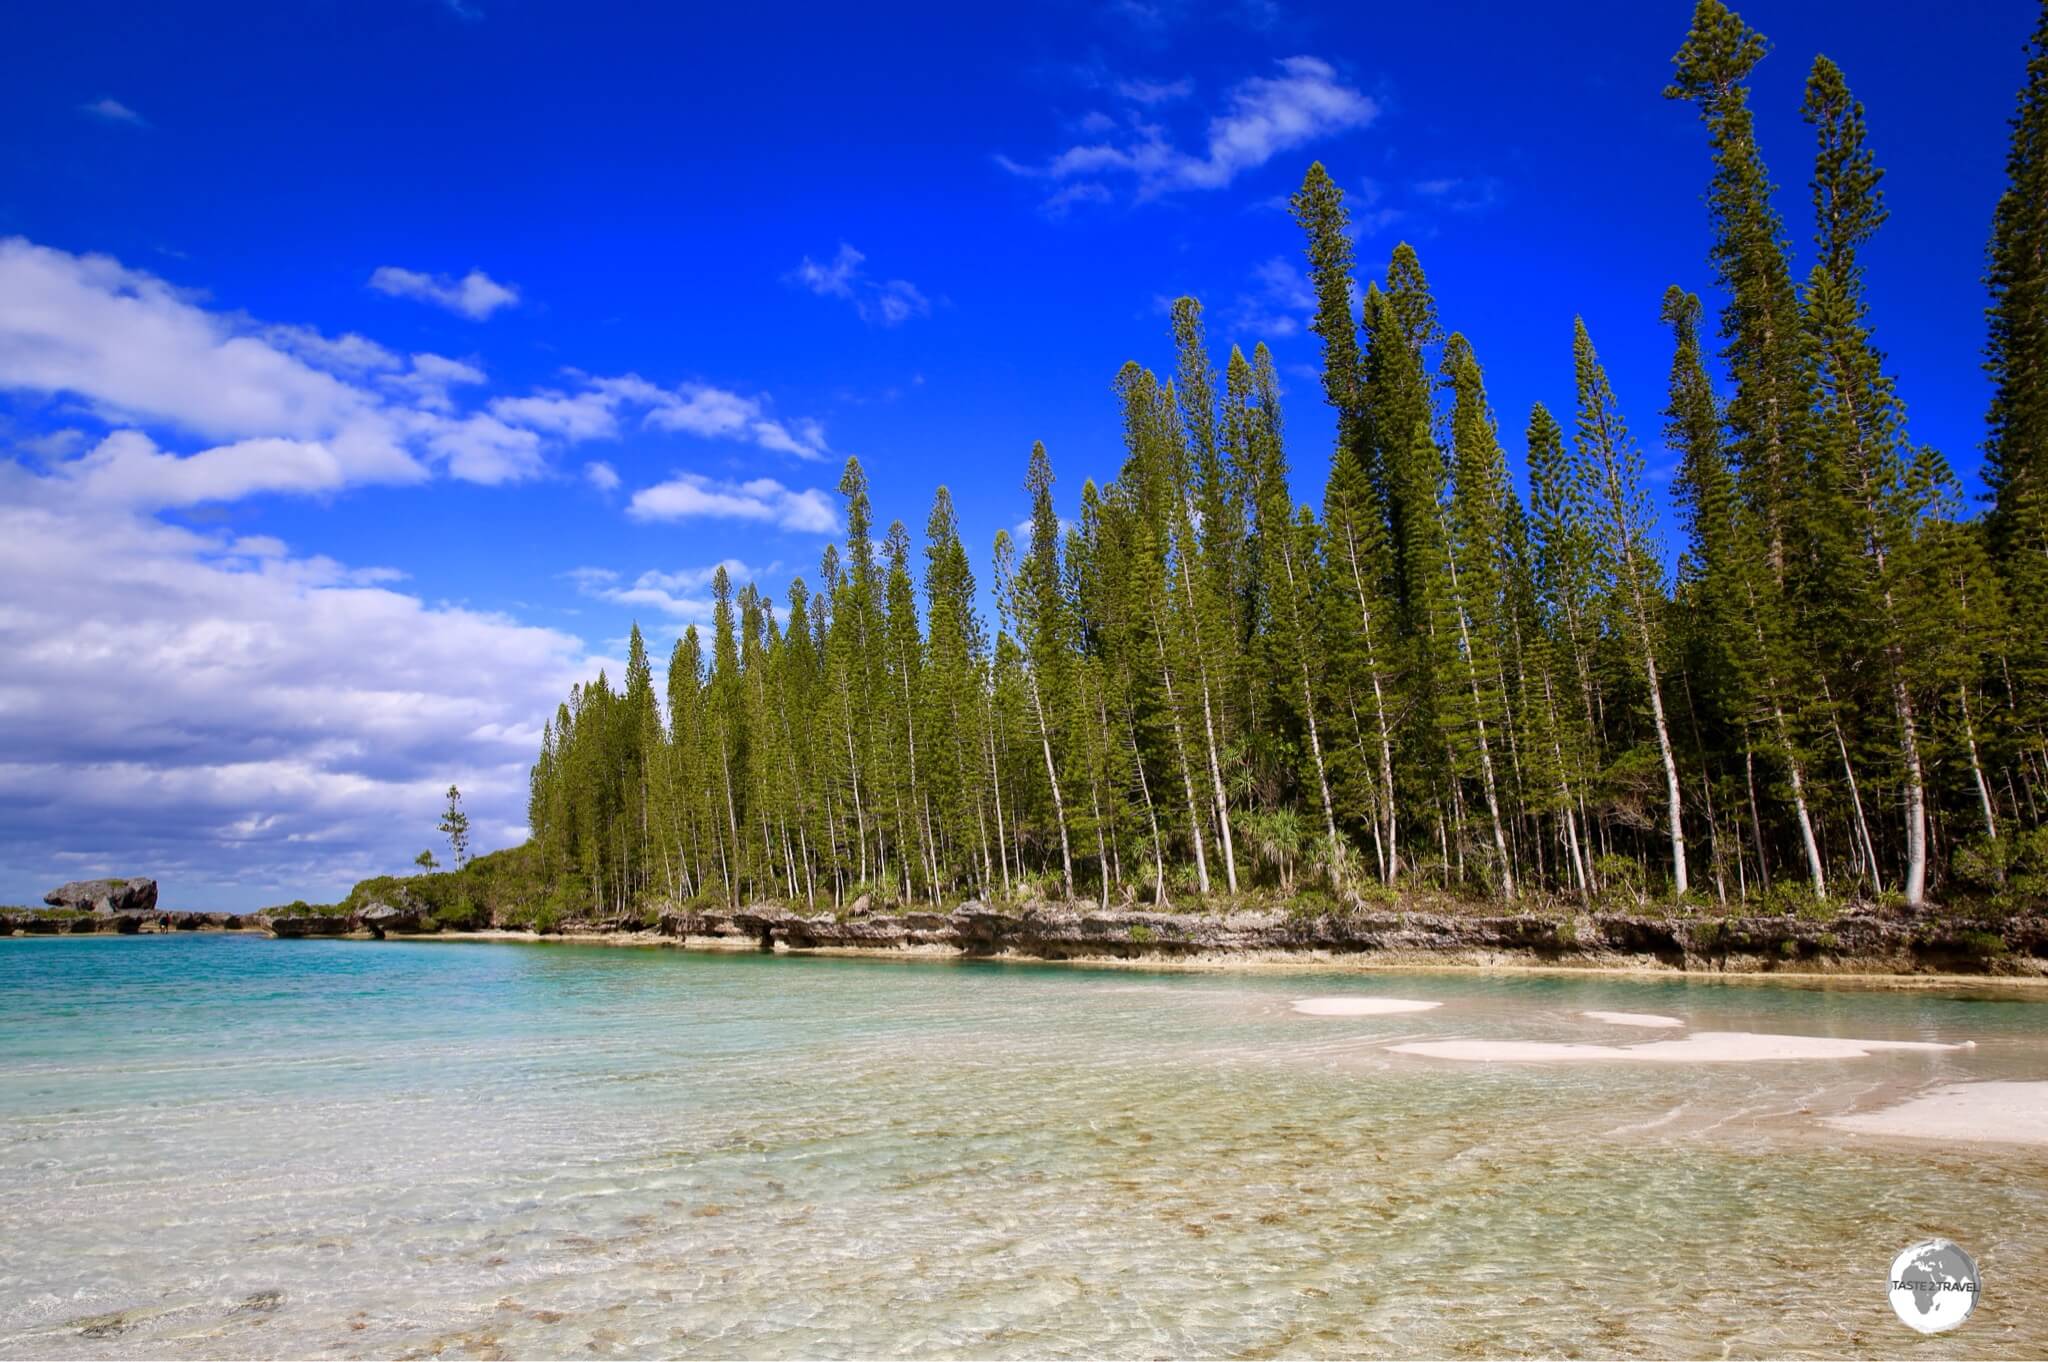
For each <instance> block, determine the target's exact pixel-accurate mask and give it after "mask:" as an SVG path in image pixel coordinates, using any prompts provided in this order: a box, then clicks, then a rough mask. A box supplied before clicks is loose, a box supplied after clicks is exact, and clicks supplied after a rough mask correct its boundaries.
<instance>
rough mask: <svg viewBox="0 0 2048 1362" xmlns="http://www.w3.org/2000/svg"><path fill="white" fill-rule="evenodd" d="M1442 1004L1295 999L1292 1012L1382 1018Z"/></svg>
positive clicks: (1401, 1001) (1386, 999)
mask: <svg viewBox="0 0 2048 1362" xmlns="http://www.w3.org/2000/svg"><path fill="white" fill-rule="evenodd" d="M1442 1006H1443V1004H1442V1003H1429V1002H1422V1001H1420V1000H1419V999H1415V998H1296V999H1295V1000H1294V1010H1295V1011H1296V1012H1299V1013H1301V1014H1302V1015H1303V1016H1305V1017H1384V1016H1387V1015H1389V1014H1390V1013H1394V1012H1427V1011H1429V1009H1431V1008H1432V1007H1442Z"/></svg>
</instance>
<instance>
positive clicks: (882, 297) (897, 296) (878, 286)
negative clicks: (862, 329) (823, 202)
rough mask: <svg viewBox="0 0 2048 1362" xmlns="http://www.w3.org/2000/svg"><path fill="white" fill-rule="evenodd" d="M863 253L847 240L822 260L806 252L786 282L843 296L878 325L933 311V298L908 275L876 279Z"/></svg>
mask: <svg viewBox="0 0 2048 1362" xmlns="http://www.w3.org/2000/svg"><path fill="white" fill-rule="evenodd" d="M866 260H867V257H866V256H865V255H862V254H861V253H860V252H859V251H857V250H855V249H854V248H853V247H851V246H849V245H847V244H846V243H845V242H843V241H842V242H840V243H839V250H838V252H837V253H836V254H835V255H834V256H833V257H832V258H831V259H830V260H828V261H825V262H824V263H823V264H820V263H819V262H818V261H815V260H813V259H811V258H810V257H809V256H805V257H804V258H803V259H802V260H800V261H799V262H797V267H796V268H795V269H793V270H791V271H790V272H789V273H788V274H787V275H785V276H784V279H785V281H786V282H788V283H791V284H794V285H796V286H798V287H800V288H806V289H809V290H810V291H811V292H812V293H815V294H817V295H818V296H819V297H820V298H839V299H842V300H844V301H845V302H848V303H851V304H852V305H853V310H854V311H855V312H856V313H858V314H859V315H860V319H861V320H862V321H865V322H873V323H875V324H876V325H878V326H899V325H901V324H902V323H904V322H907V321H909V320H910V319H911V318H913V317H928V316H930V315H931V310H932V305H931V300H930V299H928V298H926V297H925V296H924V293H923V292H922V291H921V290H920V289H919V288H918V287H917V285H915V284H913V283H911V282H910V281H909V280H908V279H875V278H872V277H870V276H869V275H868V273H867V270H866V267H865V262H866Z"/></svg>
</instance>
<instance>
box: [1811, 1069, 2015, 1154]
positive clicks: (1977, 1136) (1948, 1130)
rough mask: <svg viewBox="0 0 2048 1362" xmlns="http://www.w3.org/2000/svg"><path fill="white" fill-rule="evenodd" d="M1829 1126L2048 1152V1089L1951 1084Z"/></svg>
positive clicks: (2010, 1083) (1835, 1118)
mask: <svg viewBox="0 0 2048 1362" xmlns="http://www.w3.org/2000/svg"><path fill="white" fill-rule="evenodd" d="M1824 1124H1826V1125H1829V1126H1832V1127H1834V1128H1835V1129H1837V1130H1846V1131H1849V1132H1850V1133H1852V1134H1856V1135H1897V1136H1904V1137H1906V1138H1909V1139H1917V1140H1954V1141H1958V1142H1964V1143H1967V1142H1969V1141H1972V1140H1991V1141H1995V1142H1997V1143H1999V1144H2026V1145H2039V1146H2044V1147H2048V1083H2028V1082H2020V1081H2008V1080H1987V1081H1985V1082H1981V1083H1950V1084H1947V1085H1945V1086H1943V1087H1939V1088H1935V1089H1934V1090H1932V1091H1931V1092H1924V1093H1922V1094H1920V1095H1919V1096H1918V1097H1913V1098H1908V1099H1907V1100H1906V1101H1904V1102H1900V1103H1898V1104H1897V1105H1895V1106H1890V1107H1885V1108H1883V1109H1882V1110H1880V1111H1871V1112H1864V1113H1862V1114H1860V1115H1854V1116H1830V1117H1828V1118H1827V1120H1826V1121H1825V1122H1824Z"/></svg>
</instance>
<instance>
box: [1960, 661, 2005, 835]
mask: <svg viewBox="0 0 2048 1362" xmlns="http://www.w3.org/2000/svg"><path fill="white" fill-rule="evenodd" d="M1956 698H1957V699H1958V700H1960V701H1961V702H1962V705H1963V741H1964V743H1965V745H1967V746H1968V748H1969V751H1970V774H1971V776H1973V777H1974V778H1975V779H1976V781H1977V799H1978V801H1979V802H1980V803H1982V804H1983V806H1984V834H1985V836H1987V837H1989V838H1990V839H1991V840H1992V841H1994V842H1995V841H1997V840H1998V815H1997V814H1996V813H1995V812H1993V811H1992V807H1991V787H1990V786H1989V785H1987V784H1986V783H1985V782H1984V766H1983V763H1982V762H1980V761H1978V760H1977V728H1976V725H1975V724H1974V723H1972V722H1971V719H1970V688H1969V687H1968V686H1957V687H1956Z"/></svg>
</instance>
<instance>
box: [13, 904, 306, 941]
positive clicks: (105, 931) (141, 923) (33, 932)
mask: <svg viewBox="0 0 2048 1362" xmlns="http://www.w3.org/2000/svg"><path fill="white" fill-rule="evenodd" d="M261 917H262V915H261V914H259V913H186V912H172V911H167V910H159V909H150V910H149V911H147V912H136V911H124V912H115V913H97V912H76V911H63V910H59V911H56V912H50V911H38V910H35V909H22V910H18V911H13V912H9V911H0V936H94V935H100V936H138V935H151V934H155V933H160V932H260V931H263V930H265V929H264V926H263V924H262V922H261V921H260V919H261Z"/></svg>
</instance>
